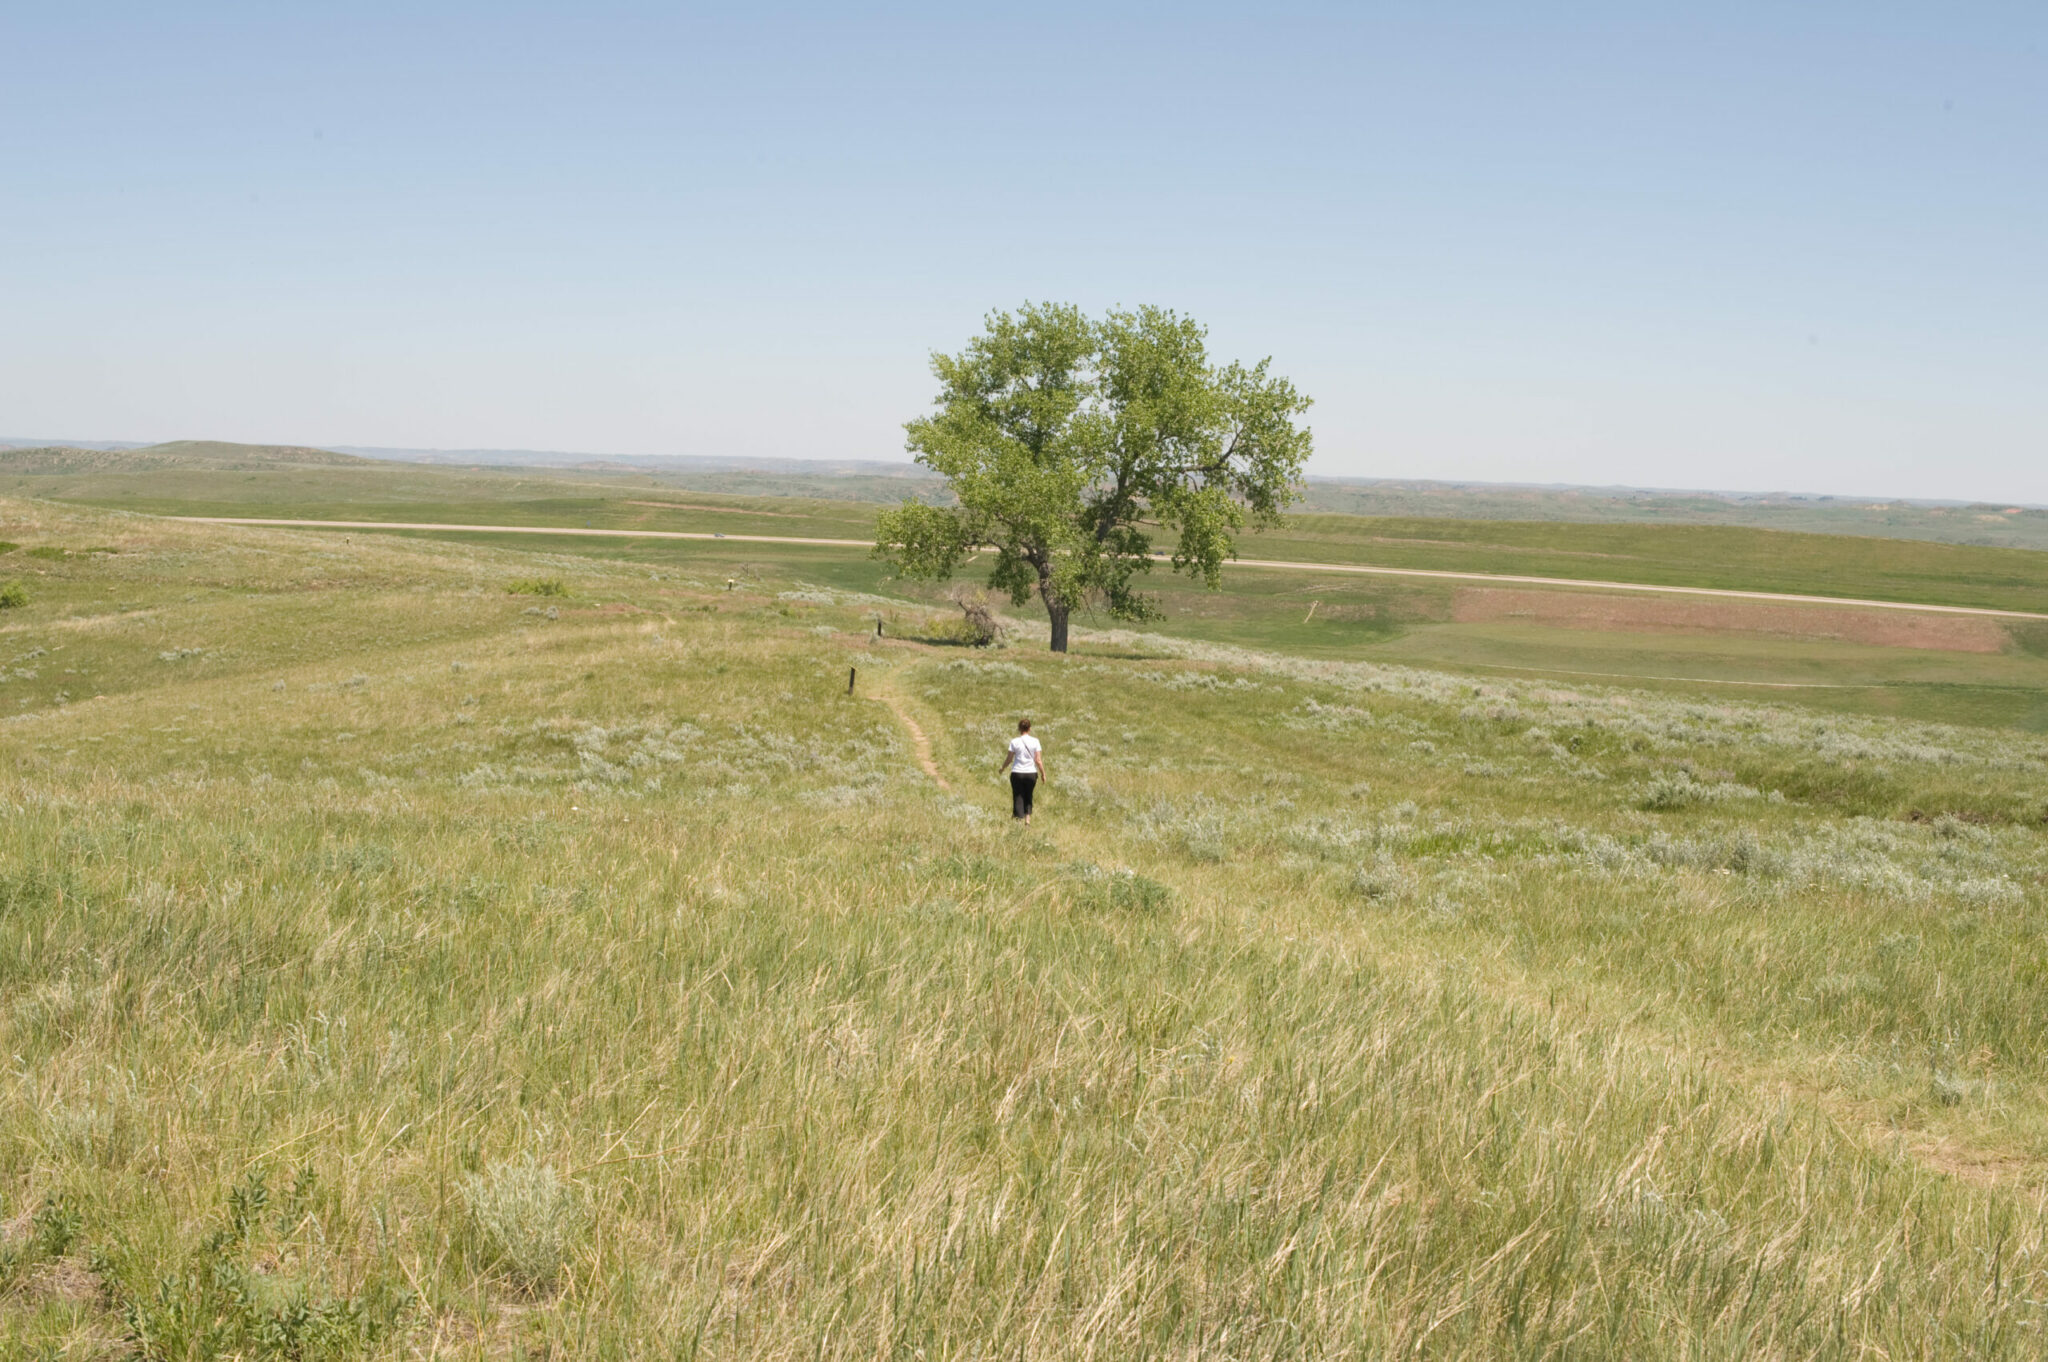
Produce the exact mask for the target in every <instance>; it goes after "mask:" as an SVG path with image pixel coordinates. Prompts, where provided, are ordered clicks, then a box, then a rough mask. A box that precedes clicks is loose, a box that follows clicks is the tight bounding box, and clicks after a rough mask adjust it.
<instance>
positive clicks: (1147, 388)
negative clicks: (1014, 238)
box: [875, 303, 1311, 652]
mask: <svg viewBox="0 0 2048 1362" xmlns="http://www.w3.org/2000/svg"><path fill="white" fill-rule="evenodd" d="M1207 335H1208V333H1207V331H1206V330H1205V328H1203V327H1202V326H1200V325H1198V324H1197V323H1196V322H1194V321H1193V320H1192V319H1190V318H1187V317H1183V316H1181V315H1179V314H1178V313H1175V312H1173V311H1171V310H1168V309H1164V308H1157V307H1140V308H1137V309H1135V310H1132V311H1111V312H1109V313H1107V314H1105V315H1104V316H1103V317H1102V318H1101V319H1099V320H1096V319H1091V318H1089V317H1088V316H1087V315H1085V314H1084V313H1083V312H1082V311H1081V309H1079V308H1078V307H1073V306H1069V305H1066V304H1057V303H1044V304H1035V305H1034V304H1026V305H1025V306H1024V307H1022V308H1019V309H1018V310H1017V311H1016V312H1014V313H1010V312H996V313H992V314H991V315H990V316H989V318H988V328H987V330H986V331H985V332H983V333H982V334H981V335H980V336H977V337H975V338H974V339H973V340H972V341H970V342H969V343H968V345H967V348H966V349H964V350H962V351H961V352H960V353H959V354H957V355H946V354H935V355H933V356H932V372H933V374H934V375H935V376H936V377H937V378H938V380H939V384H940V388H939V395H938V397H937V399H936V400H935V402H934V404H933V405H934V410H933V412H932V413H931V414H930V415H928V416H921V417H919V418H918V419H916V420H914V421H911V422H909V423H908V424H907V425H906V426H905V430H906V431H907V432H908V435H909V439H908V446H909V448H910V450H911V452H912V453H914V454H915V455H916V456H917V461H918V462H919V463H921V464H923V465H925V466H926V467H927V468H930V469H931V470H933V471H934V472H936V473H939V474H941V475H943V476H944V477H945V478H946V480H947V481H948V483H949V484H950V485H951V487H952V490H953V493H954V495H955V496H956V497H957V498H958V499H959V504H958V505H957V506H931V505H926V504H923V503H919V502H915V501H910V502H905V503H904V504H903V505H902V506H901V507H898V508H897V509H895V510H891V511H888V512H885V513H884V514H883V515H882V517H881V519H880V521H879V522H878V524H877V527H876V533H875V552H876V553H877V554H878V555H881V556H884V557H888V558H891V559H893V560H894V561H895V562H896V563H897V564H898V566H899V568H900V570H901V571H902V572H903V574H904V575H905V576H908V577H914V578H921V579H925V580H933V581H936V580H942V579H944V578H947V577H950V576H951V575H952V574H953V573H954V572H955V571H956V570H957V569H958V568H959V567H960V566H961V565H962V564H963V563H964V562H965V561H966V560H967V559H968V558H970V557H971V556H973V555H974V554H975V553H976V552H978V551H980V550H982V549H990V550H992V551H993V553H994V565H993V568H992V570H991V571H990V573H989V585H990V586H991V587H993V588H995V589H997V590H1000V591H1005V592H1007V593H1009V596H1010V599H1011V601H1012V602H1013V603H1014V604H1017V605H1022V604H1024V603H1025V602H1026V601H1027V600H1029V599H1030V597H1031V593H1032V592H1033V591H1036V592H1037V593H1038V595H1039V598H1040V599H1041V600H1042V601H1044V603H1045V609H1046V614H1047V615H1048V616H1049V617H1050V618H1051V621H1052V647H1053V650H1054V651H1055V652H1065V651H1066V648H1067V629H1068V621H1069V618H1070V616H1071V614H1072V612H1073V611H1074V610H1075V609H1076V608H1077V607H1080V606H1082V605H1084V604H1087V603H1090V602H1099V603H1100V604H1101V605H1102V607H1103V608H1104V609H1105V610H1106V611H1107V612H1108V613H1109V614H1110V615H1111V616H1112V617H1114V618H1116V619H1122V620H1144V619H1153V618H1157V617H1158V613H1159V611H1158V607H1157V605H1156V604H1155V602H1154V600H1153V598H1152V597H1150V596H1148V595H1146V594H1144V593H1142V592H1141V591H1139V590H1138V589H1137V580H1138V579H1139V577H1140V576H1141V574H1143V573H1146V572H1149V571H1150V570H1151V568H1152V564H1153V561H1154V559H1153V556H1152V555H1153V539H1152V536H1153V534H1154V533H1155V532H1156V533H1158V534H1159V535H1160V536H1161V537H1162V539H1164V540H1166V541H1167V542H1168V543H1169V544H1170V546H1171V550H1172V552H1171V563H1172V567H1173V570H1174V571H1175V572H1184V573H1187V574H1188V575H1190V576H1193V577H1199V578H1201V579H1202V580H1203V581H1204V582H1205V583H1206V584H1207V585H1208V586H1209V587H1210V588H1211V589H1214V588H1216V587H1217V586H1219V585H1220V584H1221V580H1222V569H1223V562H1224V560H1225V559H1227V558H1229V557H1231V556H1233V554H1234V553H1235V552H1236V535H1237V532H1238V531H1239V530H1241V529H1243V528H1245V526H1247V525H1266V524H1272V523H1275V522H1277V521H1278V519H1279V517H1280V512H1281V509H1282V508H1283V507H1284V506H1286V505H1287V504H1288V503H1289V502H1291V501H1292V500H1294V498H1295V496H1296V488H1297V485H1298V484H1299V482H1300V480H1301V470H1302V465H1303V464H1304V463H1305V462H1306V461H1307V459H1308V456H1309V451H1310V440H1311V437H1310V433H1309V430H1308V428H1307V427H1306V426H1299V425H1297V424H1296V423H1295V418H1297V417H1298V416H1300V415H1301V414H1302V413H1303V412H1305V411H1307V410H1308V406H1309V399H1308V398H1306V397H1304V396H1303V395H1302V394H1301V393H1300V392H1298V391H1296V389H1295V387H1294V385H1293V384H1292V383H1289V382H1288V381H1287V380H1286V379H1284V378H1279V377H1276V376H1274V375H1272V374H1270V373H1269V372H1268V366H1269V364H1270V361H1269V360H1260V361H1259V362H1258V363H1257V364H1255V365H1252V366H1250V367H1249V368H1247V367H1246V366H1244V365H1242V364H1237V363H1231V364H1227V365H1222V366H1218V365H1215V364H1212V363H1211V362H1210V360H1209V355H1208V346H1207Z"/></svg>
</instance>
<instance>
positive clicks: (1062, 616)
mask: <svg viewBox="0 0 2048 1362" xmlns="http://www.w3.org/2000/svg"><path fill="white" fill-rule="evenodd" d="M1045 613H1046V614H1048V615H1050V616H1051V617H1052V650H1053V651H1054V652H1056V653H1063V652H1065V651H1066V650H1067V616H1068V615H1069V614H1070V613H1071V612H1070V611H1069V610H1068V609H1067V607H1066V606H1064V605H1062V604H1060V603H1059V602H1058V601H1052V600H1048V601H1047V602H1046V603H1045Z"/></svg>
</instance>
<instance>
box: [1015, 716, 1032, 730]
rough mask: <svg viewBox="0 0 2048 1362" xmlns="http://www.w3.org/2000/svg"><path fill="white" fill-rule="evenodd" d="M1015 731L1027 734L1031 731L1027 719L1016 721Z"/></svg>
mask: <svg viewBox="0 0 2048 1362" xmlns="http://www.w3.org/2000/svg"><path fill="white" fill-rule="evenodd" d="M1017 731H1018V732H1019V733H1029V732H1030V731H1031V721H1030V720H1029V719H1019V720H1018V721H1017Z"/></svg>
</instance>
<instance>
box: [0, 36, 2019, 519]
mask: <svg viewBox="0 0 2048 1362" xmlns="http://www.w3.org/2000/svg"><path fill="white" fill-rule="evenodd" d="M0 72H4V79H0V435H8V436H58V437H71V438H80V439H160V438H178V437H188V436H212V437H220V438H228V439H240V440H275V441H292V442H304V443H315V444H320V443H326V444H354V445H407V446H439V447H479V446H495V447H523V448H544V449H574V450H595V451H608V452H618V453H629V454H747V455H789V456H799V457H802V456H816V457H865V458H899V457H903V456H902V435H901V429H900V427H901V423H902V422H903V421H904V420H905V419H906V418H908V417H910V416H913V415H915V414H917V413H918V412H919V411H920V410H922V408H923V407H924V405H925V403H926V402H927V401H928V400H929V397H930V395H931V391H932V383H931V380H930V378H929V376H928V374H927V371H926V367H925V363H926V361H925V356H926V353H927V352H928V351H929V350H931V349H933V348H953V347H956V346H957V345H958V344H959V343H960V342H962V341H963V340H964V339H965V338H966V337H967V336H969V335H970V334H971V333H972V332H973V331H974V330H976V329H977V327H978V324H979V320H980V318H981V316H982V314H983V313H985V312H986V311H987V310H989V309H990V308H993V307H1003V306H1011V305H1014V304H1016V303H1018V302H1020V301H1022V300H1024V299H1027V298H1030V299H1040V298H1051V299H1062V300H1071V301H1074V302H1078V303H1081V304H1083V305H1085V306H1087V307H1089V308H1091V309H1096V308H1101V307H1104V306H1107V305H1111V304H1116V303H1124V304H1135V303H1141V302H1151V303H1159V304H1164V305H1167V306H1172V307H1177V308H1180V309H1181V310H1183V311H1186V312H1189V313H1192V314H1193V315H1195V316H1197V317H1199V318H1201V319H1202V320H1203V321H1205V322H1207V323H1208V324H1209V325H1210V327H1211V329H1212V342H1213V344H1214V346H1215V348H1216V349H1217V351H1218V352H1219V353H1221V354H1223V355H1226V356H1239V357H1245V358H1256V357H1257V356H1260V355H1266V354H1270V355H1272V356H1273V358H1274V362H1275V365H1276V367H1277V368H1279V369H1280V370H1281V371H1282V372H1285V373H1287V374H1290V375H1291V376H1293V377H1294V378H1295V379H1296V380H1297V381H1298V382H1299V383H1300V384H1301V385H1302V386H1303V387H1305V388H1306V389H1307V390H1308V391H1309V392H1310V393H1311V394H1313V395H1314V396H1315V397H1316V399H1317V407H1316V410H1315V412H1314V413H1313V424H1314V425H1315V428H1316V434H1317V445H1318V449H1319V451H1320V452H1319V454H1318V456H1317V460H1316V464H1315V469H1316V471H1319V472H1324V473H1332V474H1340V473H1351V474H1366V475H1378V476H1389V477H1441V478H1484V479H1496V480H1517V481H1572V482H1596V483H1605V482H1618V483H1630V484H1636V485H1653V486H1711V487H1723V488H1747V489H1790V490H1801V491H1824V492H1841V493H1849V494H1862V495H1916V496H1954V497H1981V498H1989V499H2000V500H2024V501H2031V502H2048V4H2043V3H2041V0H2030V3H2025V4H1972V3H1959V4H1936V3H1927V4H1919V5H1901V4H1884V3H1854V4H1850V3H1841V4H1832V3H1814V4H1804V5H1793V6H1788V5H1782V4H1750V3H1725V2H1724V3H1716V4H1712V5H1707V4H1695V5H1687V6H1680V5H1670V4H1656V3H1641V2H1640V0H1638V2H1636V3H1626V4H1620V3H1617V4H1612V5H1528V4H1494V5H1487V4H1457V3H1433V4H1422V3H1417V4H1383V5H1348V6H1335V5H1332V6H1315V5H1278V6H1269V7H1265V8H1245V7H1237V6H1231V7H1222V6H1210V5H1203V4H1178V5H1163V4H1162V5H1149V6H1141V5H1089V6H1073V7H1065V6H1054V5H1038V6H1032V7H1028V8H1026V7H1017V8H1015V9H1012V10H1008V11H995V10H988V11H975V10H972V9H969V8H966V7H961V6H929V7H921V6H891V7H887V8H875V9H872V10H867V11H864V12H857V11H855V10H854V9H852V8H849V7H839V6H824V5H789V6H781V7H767V6H748V7H746V8H744V9H742V8H740V7H731V8H707V7H686V6H660V7H657V6H631V5H616V4H605V3H583V4H577V5H573V6H571V5H506V4H492V5H484V4H474V5H460V4H438V5H437V4H431V3H430V4H404V5H396V4H392V5H385V4H374V3H352V4H347V5H326V6H321V5H306V4H279V3H267V4H260V5H259V4H248V5H221V4H204V3H185V4H178V5H162V4H151V5H122V4H91V3H81V4H55V3H51V4H25V3H19V2H18V0H17V2H15V3H7V4H4V5H0Z"/></svg>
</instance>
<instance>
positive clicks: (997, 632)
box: [952, 587, 1003, 648]
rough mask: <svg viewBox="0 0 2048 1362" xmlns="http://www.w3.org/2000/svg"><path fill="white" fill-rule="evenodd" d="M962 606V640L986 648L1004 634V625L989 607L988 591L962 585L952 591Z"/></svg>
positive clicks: (953, 596) (971, 646)
mask: <svg viewBox="0 0 2048 1362" xmlns="http://www.w3.org/2000/svg"><path fill="white" fill-rule="evenodd" d="M952 601H953V604H955V605H957V606H959V607H960V613H961V615H962V616H963V618H962V619H961V621H960V625H959V629H960V641H961V642H962V643H965V644H966V645H967V646H968V647H970V648H986V647H988V646H989V645H990V644H993V643H994V642H996V641H997V640H998V639H1000V638H1001V637H1002V636H1003V626H1002V625H1001V624H1000V623H999V622H998V621H997V620H996V614H995V611H993V610H991V609H990V608H989V603H988V593H987V592H986V591H982V590H980V589H979V588H967V587H960V588H957V589H955V590H954V592H953V593H952Z"/></svg>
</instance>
